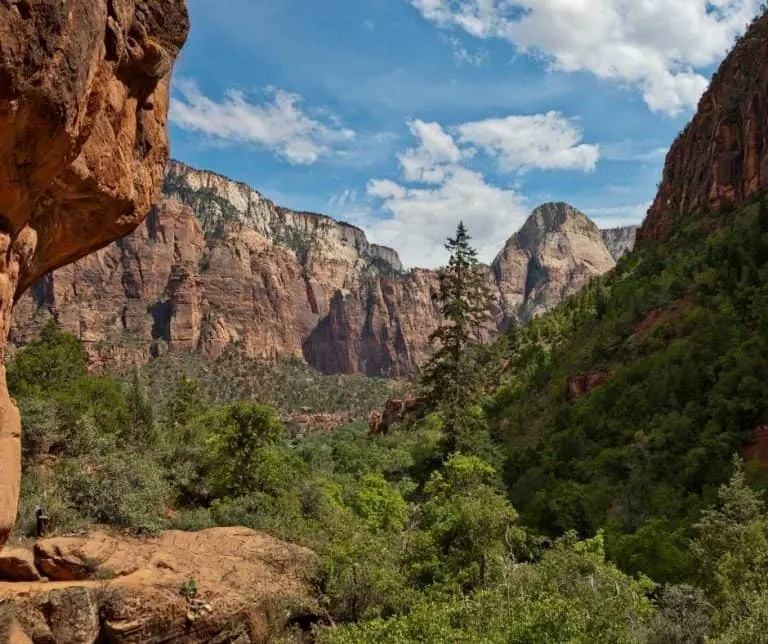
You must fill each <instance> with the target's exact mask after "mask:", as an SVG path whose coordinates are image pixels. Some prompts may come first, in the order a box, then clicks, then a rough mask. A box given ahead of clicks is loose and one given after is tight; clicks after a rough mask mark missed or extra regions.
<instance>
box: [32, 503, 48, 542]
mask: <svg viewBox="0 0 768 644" xmlns="http://www.w3.org/2000/svg"><path fill="white" fill-rule="evenodd" d="M35 525H36V531H35V532H36V534H37V538H38V539H40V538H41V537H44V536H45V533H46V532H47V531H48V517H47V516H45V511H44V510H43V508H41V507H40V506H39V505H38V506H37V507H36V508H35Z"/></svg>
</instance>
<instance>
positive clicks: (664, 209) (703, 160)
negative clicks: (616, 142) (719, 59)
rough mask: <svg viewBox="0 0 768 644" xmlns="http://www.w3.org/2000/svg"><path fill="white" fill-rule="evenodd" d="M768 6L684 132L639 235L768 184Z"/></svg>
mask: <svg viewBox="0 0 768 644" xmlns="http://www.w3.org/2000/svg"><path fill="white" fill-rule="evenodd" d="M767 115H768V13H764V14H763V15H762V16H761V17H759V18H757V19H756V20H755V21H754V22H753V24H752V25H751V26H750V28H749V29H748V30H747V33H746V34H745V35H744V37H743V38H741V39H740V40H739V41H738V43H737V44H736V46H735V47H734V49H733V51H731V53H730V54H729V55H728V56H727V57H726V59H725V60H724V61H723V63H722V64H721V65H720V68H719V69H718V71H717V73H716V74H715V75H714V77H713V79H712V82H711V83H710V86H709V89H707V91H706V92H705V93H704V95H703V96H702V97H701V100H700V101H699V106H698V110H697V112H696V115H695V116H694V117H693V120H692V121H691V122H690V123H689V124H688V126H687V127H686V128H685V129H684V130H683V132H682V133H681V134H680V136H678V137H677V139H676V140H675V142H674V144H673V145H672V147H671V149H670V151H669V153H668V154H667V160H666V163H665V166H664V175H663V179H662V182H661V185H660V187H659V192H658V194H657V196H656V200H655V201H654V202H653V205H652V206H651V208H650V210H649V211H648V217H647V218H646V220H645V222H644V223H643V225H642V227H641V229H640V231H639V233H638V238H639V239H647V238H659V237H661V236H662V235H663V234H664V233H665V231H666V230H667V228H668V227H669V224H670V222H671V221H672V219H673V218H674V217H676V216H678V215H680V214H686V215H690V214H701V213H705V212H718V211H720V210H722V209H724V208H727V207H729V206H734V205H738V204H740V203H742V202H743V201H745V200H746V199H748V198H750V197H751V196H753V195H755V194H757V193H758V192H759V191H761V190H766V189H768V116H767Z"/></svg>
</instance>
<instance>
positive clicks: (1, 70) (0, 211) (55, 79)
mask: <svg viewBox="0 0 768 644" xmlns="http://www.w3.org/2000/svg"><path fill="white" fill-rule="evenodd" d="M188 28H189V21H188V18H187V11H186V7H185V4H184V1H183V0H162V1H161V0H110V1H109V2H107V1H106V0H96V1H94V0H67V2H61V0H38V1H36V2H20V3H19V2H13V3H8V2H5V3H2V4H0V43H2V47H0V88H2V89H0V350H1V349H2V348H3V347H4V345H5V341H6V338H7V335H8V330H9V327H10V322H11V308H12V306H13V302H14V301H15V300H16V299H18V298H19V296H20V295H21V294H22V293H23V292H24V291H25V290H26V289H27V288H28V287H29V286H31V285H32V284H33V283H34V282H35V281H36V280H37V279H38V278H40V277H41V276H42V275H45V274H46V273H47V272H49V271H51V270H53V269H55V268H57V267H59V266H63V265H65V264H68V263H69V262H72V261H75V260H77V259H79V258H80V257H83V256H84V255H86V254H88V253H90V252H92V251H94V250H96V249H97V248H100V247H101V246H104V245H106V244H108V243H109V242H111V241H113V240H115V239H117V238H118V237H121V236H122V235H124V234H126V233H127V232H129V231H131V230H132V229H133V228H135V227H136V226H137V225H138V224H139V223H140V222H141V220H142V219H143V218H144V217H145V216H146V213H147V212H148V210H149V207H150V205H151V204H152V203H153V201H154V200H155V198H156V196H157V191H158V188H159V186H160V183H161V181H162V176H163V168H164V165H165V162H166V159H167V154H168V138H167V132H166V121H167V109H168V82H169V78H170V72H171V68H172V66H173V61H174V59H175V57H176V55H177V54H178V52H179V49H180V48H181V46H182V45H183V43H184V41H185V39H186V35H187V31H188ZM19 425H20V423H19V418H18V412H17V411H16V408H15V406H14V405H13V403H12V401H11V400H10V398H9V397H8V393H7V389H6V384H5V373H4V371H0V472H1V473H2V474H0V545H2V544H3V543H4V542H5V540H6V538H7V535H8V532H9V531H10V529H11V527H12V525H13V522H14V518H15V515H16V506H17V499H18V491H19V476H20V471H19V467H20V466H19V458H20V454H19V434H20V427H19Z"/></svg>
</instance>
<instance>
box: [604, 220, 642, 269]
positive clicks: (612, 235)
mask: <svg viewBox="0 0 768 644" xmlns="http://www.w3.org/2000/svg"><path fill="white" fill-rule="evenodd" d="M638 228H639V226H621V227H619V228H606V229H603V230H601V231H600V236H601V237H602V238H603V243H604V244H605V247H606V248H607V249H608V252H609V253H610V254H611V257H613V260H614V261H616V262H618V261H619V260H620V259H621V258H622V257H623V256H624V255H626V254H627V253H629V252H630V251H632V249H633V248H634V247H635V241H636V240H637V229H638Z"/></svg>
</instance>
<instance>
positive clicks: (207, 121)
mask: <svg viewBox="0 0 768 644" xmlns="http://www.w3.org/2000/svg"><path fill="white" fill-rule="evenodd" d="M175 88H176V92H177V95H176V96H174V97H173V98H172V99H171V121H172V122H173V123H174V124H175V125H177V126H178V127H180V128H183V129H185V130H192V131H195V132H199V133H201V134H205V135H207V136H211V137H215V138H217V139H221V140H224V141H229V142H237V143H254V144H257V145H261V146H263V147H265V148H267V149H269V150H272V151H273V152H275V153H277V154H278V155H280V156H281V157H283V158H284V159H286V160H287V161H289V162H290V163H294V164H297V165H308V164H311V163H314V162H316V161H317V160H318V159H319V158H320V157H323V156H329V155H331V154H333V153H334V151H335V150H336V149H337V148H338V147H339V146H342V145H344V144H345V143H348V142H349V141H351V140H352V139H354V137H355V133H354V132H353V131H352V130H350V129H347V128H344V127H341V126H340V125H339V124H338V123H337V121H336V119H335V118H333V117H332V115H331V116H328V118H327V119H326V121H327V123H323V122H322V121H320V120H317V119H315V118H312V117H311V116H309V115H308V114H307V113H306V112H304V111H303V110H302V109H301V106H300V103H301V100H302V99H301V97H300V96H299V95H297V94H291V93H289V92H285V91H283V90H281V89H275V88H270V89H269V90H268V94H269V96H270V100H268V101H266V102H264V103H253V102H249V101H248V99H247V98H246V96H245V94H244V93H243V92H241V91H238V90H230V91H229V92H227V94H226V96H225V98H224V99H223V100H221V101H218V102H217V101H214V100H212V99H210V98H208V97H207V96H205V95H204V94H203V93H202V92H201V91H200V89H199V88H198V86H197V85H196V84H195V83H194V82H192V81H188V80H181V81H177V83H176V85H175Z"/></svg>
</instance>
